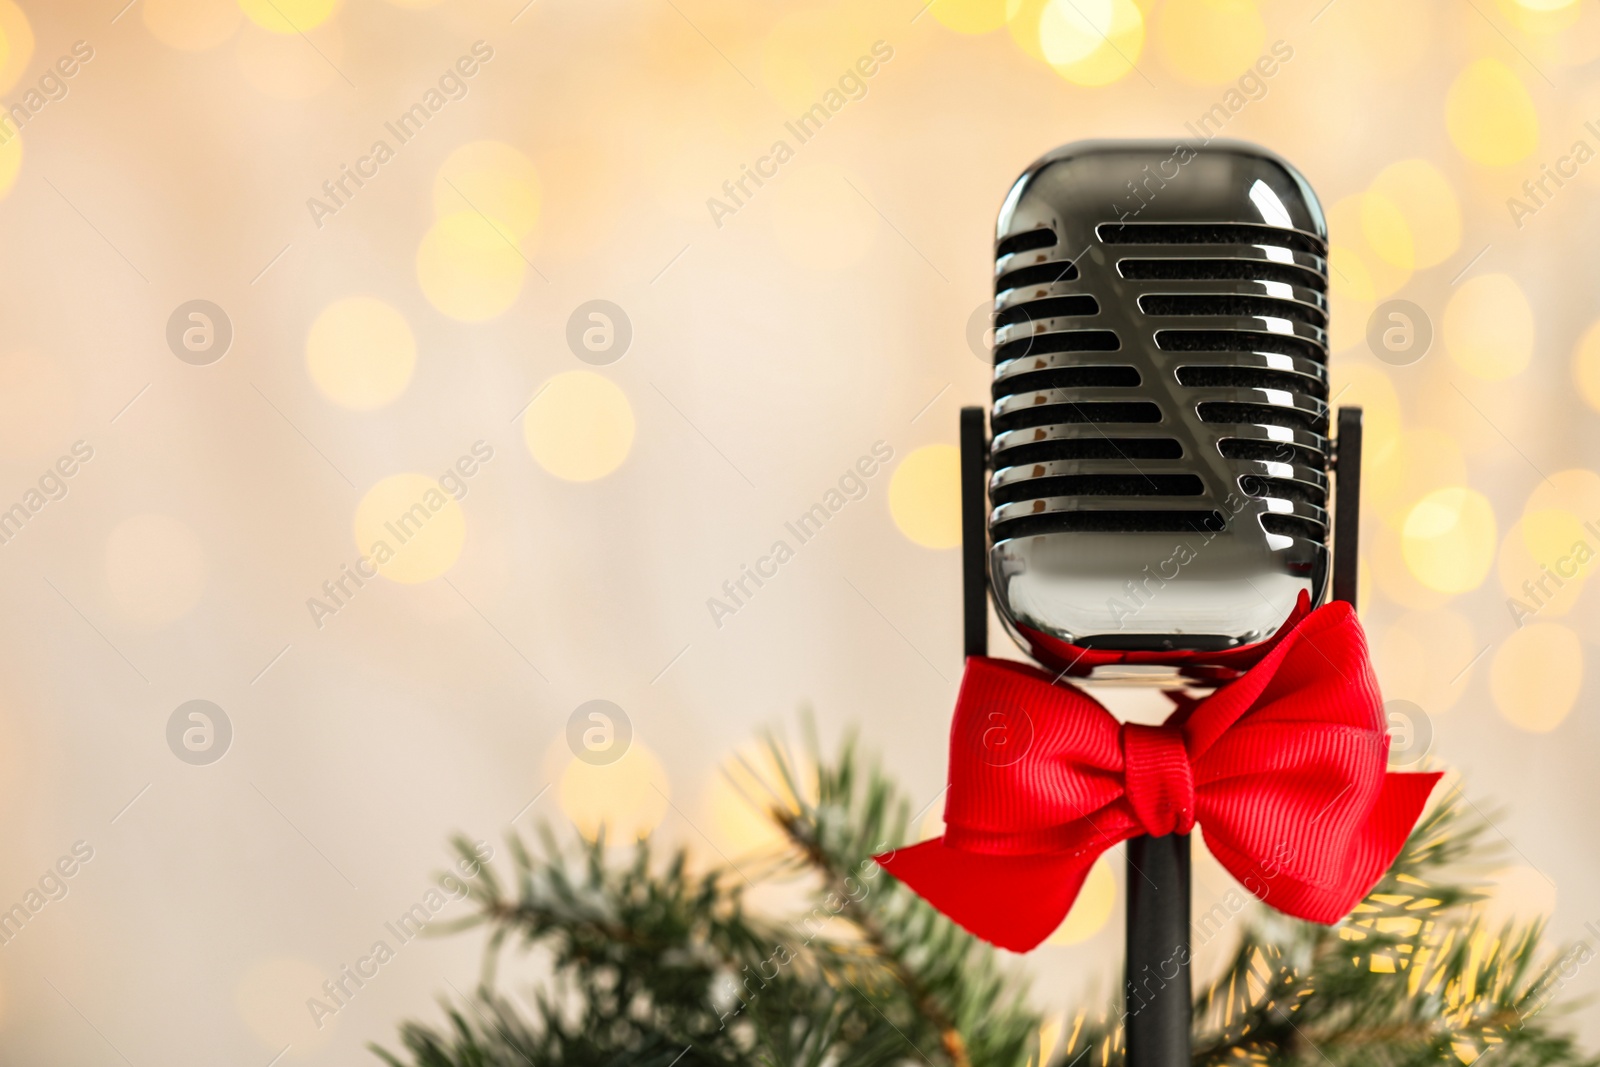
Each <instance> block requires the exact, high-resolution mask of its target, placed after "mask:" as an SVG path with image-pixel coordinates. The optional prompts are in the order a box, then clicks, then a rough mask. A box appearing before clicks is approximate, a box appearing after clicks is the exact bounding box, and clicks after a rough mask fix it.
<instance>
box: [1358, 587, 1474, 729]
mask: <svg viewBox="0 0 1600 1067" xmlns="http://www.w3.org/2000/svg"><path fill="white" fill-rule="evenodd" d="M1373 636H1374V640H1373V642H1372V654H1373V665H1374V667H1375V668H1376V669H1377V673H1378V684H1379V687H1380V688H1381V690H1382V692H1383V696H1384V698H1385V699H1386V700H1410V701H1412V702H1414V703H1415V704H1416V705H1417V706H1418V707H1420V708H1422V709H1423V711H1425V712H1426V713H1428V714H1430V715H1434V714H1438V713H1440V712H1444V711H1448V710H1450V708H1452V707H1454V706H1455V704H1456V702H1457V701H1458V700H1460V699H1461V695H1462V694H1463V693H1464V692H1466V690H1467V686H1468V684H1469V683H1470V682H1471V681H1472V677H1473V674H1474V672H1475V671H1476V669H1477V664H1475V663H1474V662H1473V660H1474V659H1475V657H1477V655H1478V653H1479V652H1480V651H1481V650H1482V647H1483V646H1482V645H1481V644H1479V643H1478V636H1477V634H1476V632H1475V631H1474V630H1473V627H1472V623H1471V621H1470V620H1468V619H1467V617H1466V616H1465V615H1463V614H1461V613H1460V612H1458V611H1450V610H1448V609H1439V610H1436V611H1408V612H1406V613H1405V614H1404V615H1402V616H1401V617H1400V618H1399V619H1397V620H1395V621H1394V622H1393V623H1391V624H1390V625H1389V626H1387V627H1384V628H1383V629H1382V630H1380V631H1378V632H1377V633H1376V634H1374V635H1373ZM1479 662H1480V663H1481V661H1479Z"/></svg>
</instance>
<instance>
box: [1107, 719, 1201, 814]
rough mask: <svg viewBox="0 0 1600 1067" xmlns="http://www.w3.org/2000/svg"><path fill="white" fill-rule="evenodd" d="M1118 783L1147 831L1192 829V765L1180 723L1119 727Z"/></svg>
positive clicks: (1130, 724)
mask: <svg viewBox="0 0 1600 1067" xmlns="http://www.w3.org/2000/svg"><path fill="white" fill-rule="evenodd" d="M1122 759H1123V771H1122V787H1123V789H1124V790H1126V794H1125V795H1126V796H1127V798H1128V805H1129V806H1130V807H1132V808H1133V813H1134V815H1135V816H1137V817H1138V819H1139V825H1140V826H1142V827H1143V828H1144V832H1145V833H1147V834H1149V835H1150V836H1151V837H1162V836H1165V835H1166V834H1186V833H1188V832H1189V831H1190V830H1192V829H1194V766H1193V765H1192V764H1191V763H1190V762H1189V752H1188V750H1187V749H1186V748H1184V744H1183V728H1182V727H1179V726H1166V725H1163V726H1141V725H1139V724H1138V723H1127V724H1125V725H1124V726H1123V727H1122Z"/></svg>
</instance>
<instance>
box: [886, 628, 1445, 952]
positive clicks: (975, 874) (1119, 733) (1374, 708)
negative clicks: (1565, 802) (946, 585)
mask: <svg viewBox="0 0 1600 1067" xmlns="http://www.w3.org/2000/svg"><path fill="white" fill-rule="evenodd" d="M1178 701H1179V707H1178V710H1177V711H1175V712H1174V713H1173V714H1172V715H1171V716H1170V717H1169V718H1168V719H1167V721H1166V722H1165V723H1163V724H1162V725H1160V726H1139V725H1134V724H1127V725H1124V724H1122V723H1119V722H1117V720H1116V719H1115V718H1113V717H1112V715H1111V713H1110V712H1108V711H1107V710H1106V709H1105V708H1103V707H1101V706H1100V704H1099V703H1097V702H1096V701H1095V700H1093V699H1092V698H1090V697H1089V696H1088V695H1087V694H1085V693H1084V692H1082V691H1081V690H1079V689H1076V688H1074V687H1072V686H1070V685H1056V684H1052V681H1051V676H1050V675H1048V674H1046V673H1044V672H1042V671H1039V670H1036V669H1034V668H1032V667H1028V666H1024V665H1023V664H1020V663H1013V662H1007V661H1004V660H996V659H988V658H984V657H973V658H972V659H970V660H968V661H967V669H966V674H965V676H964V677H963V678H962V681H961V693H960V695H959V696H958V697H957V699H956V711H955V721H954V723H953V724H952V726H951V735H950V791H949V794H948V796H947V798H946V801H945V834H944V837H942V838H940V839H937V840H933V841H924V842H922V843H921V844H919V845H913V846H911V847H909V848H903V849H899V850H897V851H895V852H891V853H888V854H886V855H883V856H879V857H878V861H879V862H880V863H882V864H883V865H884V866H885V867H886V868H888V870H889V871H890V872H891V873H892V874H894V875H895V876H896V877H897V878H899V879H900V880H902V881H903V882H905V883H906V884H907V885H909V886H910V887H911V888H912V889H914V890H916V891H917V892H918V893H919V894H921V895H922V896H923V897H924V898H926V899H927V900H928V902H929V903H931V904H932V905H933V906H934V907H936V908H938V909H939V910H940V911H942V912H944V913H945V914H946V915H948V916H950V918H952V919H954V920H955V921H956V922H958V923H960V924H961V925H962V926H964V927H966V928H967V929H968V930H970V931H971V932H972V933H974V934H976V935H977V936H978V937H981V938H983V939H984V940H985V941H990V942H992V943H994V944H996V945H999V946H1000V947H1002V948H1008V949H1011V950H1012V951H1015V952H1021V951H1026V950H1027V949H1030V948H1033V947H1034V946H1035V945H1037V944H1038V943H1039V942H1041V941H1043V940H1044V939H1045V938H1046V937H1048V936H1049V935H1050V934H1051V932H1052V931H1054V930H1055V928H1056V927H1057V926H1058V925H1060V923H1061V920H1062V919H1064V918H1066V914H1067V911H1068V909H1070V908H1071V907H1072V902H1073V900H1074V899H1075V898H1076V897H1077V895H1078V889H1079V887H1080V886H1082V884H1083V879H1084V877H1085V876H1086V875H1087V874H1088V873H1089V868H1090V867H1091V866H1093V864H1094V861H1095V860H1096V859H1097V858H1098V857H1099V856H1100V854H1101V853H1103V852H1105V850H1106V849H1108V848H1110V847H1111V846H1112V845H1115V844H1117V843H1118V842H1120V841H1125V840H1127V839H1128V838H1130V837H1137V836H1138V835H1140V834H1152V835H1160V834H1171V833H1179V834H1184V833H1188V832H1189V831H1190V830H1191V829H1192V828H1193V827H1194V826H1195V825H1196V824H1197V823H1198V824H1199V825H1200V826H1201V827H1203V828H1204V830H1205V837H1206V846H1207V847H1208V848H1209V849H1210V850H1211V853H1212V855H1214V856H1216V858H1217V859H1218V861H1220V862H1221V863H1222V865H1223V866H1224V867H1226V868H1227V869H1228V870H1229V871H1230V872H1231V873H1232V874H1233V876H1234V877H1235V878H1237V879H1239V881H1240V882H1242V883H1243V884H1244V886H1245V888H1247V889H1249V890H1250V891H1251V892H1252V893H1254V894H1255V895H1256V896H1258V897H1260V898H1261V899H1262V900H1264V901H1266V902H1267V903H1268V904H1270V905H1272V906H1273V907H1274V908H1277V909H1278V910H1279V911H1282V912H1286V913H1288V914H1290V915H1294V916H1297V917H1299V918H1302V919H1309V920H1311V921H1313V922H1320V923H1334V922H1337V921H1338V920H1339V919H1340V918H1342V917H1343V916H1345V915H1346V914H1348V913H1349V912H1350V909H1351V908H1353V907H1354V906H1355V905H1356V903H1357V902H1358V901H1359V900H1360V899H1361V898H1362V897H1363V896H1365V895H1366V893H1367V891H1368V890H1370V889H1371V888H1372V886H1373V885H1374V884H1376V882H1377V881H1378V879H1379V877H1381V876H1382V874H1383V872H1384V871H1385V870H1386V869H1387V868H1388V866H1389V864H1390V863H1392V862H1394V857H1395V855H1396V854H1397V853H1398V852H1399V851H1400V846H1401V845H1402V844H1404V843H1405V839H1406V835H1407V834H1409V833H1410V832H1411V827H1412V826H1413V825H1414V824H1415V823H1416V821H1417V817H1418V815H1420V814H1421V812H1422V806H1423V804H1424V803H1426V801H1427V799H1428V793H1429V791H1430V790H1432V788H1433V785H1434V783H1435V782H1437V781H1438V780H1439V777H1440V776H1439V775H1438V774H1390V773H1387V772H1386V770H1385V765H1386V763H1387V761H1388V752H1389V737H1388V734H1387V732H1386V729H1385V726H1386V723H1385V718H1384V713H1383V701H1382V698H1381V697H1380V696H1379V695H1378V684H1377V681H1376V679H1375V678H1374V677H1373V674H1372V668H1371V665H1370V664H1369V663H1368V661H1367V646H1366V640H1365V638H1364V637H1363V636H1362V633H1361V624H1360V623H1359V622H1357V621H1356V617H1355V613H1354V612H1353V611H1352V610H1351V608H1350V606H1349V605H1348V604H1344V603H1334V604H1329V605H1327V606H1326V607H1323V608H1320V609H1318V610H1317V611H1314V612H1312V613H1311V614H1310V615H1308V616H1306V617H1305V618H1304V619H1302V620H1300V622H1299V623H1298V624H1297V625H1295V626H1293V627H1292V628H1289V629H1287V630H1286V631H1285V632H1284V633H1283V634H1282V635H1281V637H1279V638H1278V640H1277V642H1276V644H1275V645H1274V646H1273V647H1272V648H1271V649H1270V651H1268V652H1267V653H1266V654H1265V655H1263V656H1262V657H1261V659H1260V661H1259V662H1257V663H1256V665H1255V666H1254V667H1252V668H1251V669H1250V670H1249V671H1248V672H1246V673H1245V674H1244V675H1243V676H1242V677H1241V678H1239V679H1238V680H1237V681H1234V682H1231V683H1230V684H1228V685H1226V686H1224V687H1223V688H1221V689H1219V690H1217V691H1216V692H1215V693H1213V694H1211V695H1210V696H1208V697H1206V698H1205V699H1203V700H1192V699H1185V698H1178Z"/></svg>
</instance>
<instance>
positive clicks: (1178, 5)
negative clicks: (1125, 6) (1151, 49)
mask: <svg viewBox="0 0 1600 1067" xmlns="http://www.w3.org/2000/svg"><path fill="white" fill-rule="evenodd" d="M1155 39H1156V50H1157V52H1158V54H1159V55H1160V56H1161V61H1162V63H1163V64H1165V66H1166V67H1167V69H1168V70H1170V71H1172V73H1173V74H1175V75H1177V76H1178V78H1179V79H1180V80H1182V81H1186V82H1188V83H1190V84H1191V85H1223V84H1225V83H1227V82H1230V81H1233V80H1234V79H1235V78H1237V77H1239V76H1240V75H1242V74H1243V73H1244V72H1245V71H1247V70H1249V69H1250V67H1251V66H1252V65H1253V64H1254V63H1255V62H1256V60H1257V59H1258V58H1260V56H1261V54H1262V53H1263V52H1264V51H1266V47H1267V28H1266V24H1265V23H1264V22H1263V21H1262V19H1261V11H1260V9H1259V8H1257V6H1256V3H1255V0H1167V2H1166V3H1165V4H1163V5H1161V7H1160V9H1159V11H1158V12H1157V14H1156V28H1155Z"/></svg>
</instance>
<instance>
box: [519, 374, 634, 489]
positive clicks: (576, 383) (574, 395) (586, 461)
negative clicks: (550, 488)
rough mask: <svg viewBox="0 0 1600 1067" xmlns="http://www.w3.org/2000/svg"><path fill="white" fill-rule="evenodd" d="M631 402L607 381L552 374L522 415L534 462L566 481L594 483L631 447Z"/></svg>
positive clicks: (621, 459)
mask: <svg viewBox="0 0 1600 1067" xmlns="http://www.w3.org/2000/svg"><path fill="white" fill-rule="evenodd" d="M633 433H634V419H633V405H632V404H630V403H629V402H628V395H627V394H626V393H624V392H623V391H622V390H621V388H619V387H618V386H617V385H616V383H614V382H612V381H611V379H609V378H606V377H603V376H602V375H599V374H596V373H595V372H593V371H587V370H573V371H566V372H564V373H562V374H558V375H556V376H555V377H554V378H551V379H550V380H549V381H548V382H546V383H545V385H544V386H543V387H542V388H541V389H540V391H539V394H538V396H537V397H536V398H535V399H534V401H533V403H532V404H529V405H528V410H527V413H526V414H525V415H524V416H523V419H522V435H523V440H524V442H525V443H526V444H527V446H528V452H529V454H530V455H532V456H533V458H534V461H535V462H537V463H538V464H539V466H541V467H543V468H544V469H545V470H547V471H549V472H550V473H551V474H553V475H555V476H556V477H557V478H562V479H564V480H566V481H569V482H592V481H594V480H595V479H596V478H603V477H605V476H606V475H608V474H610V473H611V472H612V471H614V470H616V469H617V468H618V467H619V466H621V465H622V461H623V460H625V459H627V458H628V452H629V450H630V449H631V448H632V447H633Z"/></svg>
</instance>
